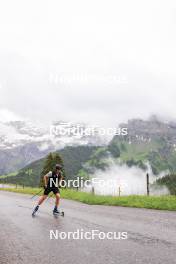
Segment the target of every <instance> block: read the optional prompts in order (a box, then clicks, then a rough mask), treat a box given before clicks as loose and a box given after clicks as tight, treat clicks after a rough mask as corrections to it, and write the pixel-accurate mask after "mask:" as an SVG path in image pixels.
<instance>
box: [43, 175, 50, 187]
mask: <svg viewBox="0 0 176 264" xmlns="http://www.w3.org/2000/svg"><path fill="white" fill-rule="evenodd" d="M50 174H51V172H48V173H47V174H46V175H44V176H43V181H44V187H45V188H46V187H47V184H48V179H49V177H50Z"/></svg>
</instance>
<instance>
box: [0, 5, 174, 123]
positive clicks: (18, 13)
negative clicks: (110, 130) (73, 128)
mask: <svg viewBox="0 0 176 264" xmlns="http://www.w3.org/2000/svg"><path fill="white" fill-rule="evenodd" d="M151 114H159V115H161V116H164V117H165V118H171V119H172V118H175V117H176V1H169V0H167V1H166V0H165V1H161V0H160V1H159V0H158V1H157V0H152V1H144V0H140V1H135V0H133V1H131V0H129V1H125V0H123V1H122V0H121V1H118V0H114V1H111V0H107V1H104V0H101V1H100V0H99V1H98V0H93V1H91V0H89V1H88V0H87V1H85V0H74V1H73V0H64V1H59V0H56V1H53V0H48V1H47V0H30V1H26V0H21V1H20V0H15V1H14V0H11V1H10V0H6V1H1V3H0V120H4V121H5V120H11V119H13V120H15V119H18V118H22V119H23V118H25V119H31V120H34V121H42V122H50V121H52V120H68V121H84V122H88V123H92V124H96V125H99V124H101V125H114V124H116V123H119V122H121V121H126V120H127V119H128V118H135V117H142V118H147V117H148V116H149V115H151Z"/></svg>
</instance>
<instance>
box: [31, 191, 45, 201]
mask: <svg viewBox="0 0 176 264" xmlns="http://www.w3.org/2000/svg"><path fill="white" fill-rule="evenodd" d="M42 191H43V189H41V190H40V192H38V193H36V194H34V195H33V196H32V197H31V199H33V198H34V197H35V196H37V195H38V194H39V193H41V192H42Z"/></svg>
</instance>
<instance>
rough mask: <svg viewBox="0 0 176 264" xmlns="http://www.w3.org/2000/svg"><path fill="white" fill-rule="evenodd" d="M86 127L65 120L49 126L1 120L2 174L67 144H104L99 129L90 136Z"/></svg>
mask: <svg viewBox="0 0 176 264" xmlns="http://www.w3.org/2000/svg"><path fill="white" fill-rule="evenodd" d="M81 129H82V130H81ZM85 129H86V125H85V124H76V123H66V122H63V121H58V122H53V123H52V124H51V125H48V126H41V125H38V124H32V123H31V122H28V121H21V120H20V121H19V120H18V121H11V122H0V175H2V174H6V173H10V172H13V171H16V170H19V169H21V168H22V167H24V166H26V165H27V164H30V163H31V162H33V161H35V160H38V159H40V158H42V157H44V156H45V155H46V154H47V153H49V152H52V151H56V150H57V149H62V148H64V147H65V146H79V145H89V146H93V145H101V144H104V141H103V139H102V138H101V137H100V136H99V134H98V133H97V131H95V133H94V134H93V135H86V134H85V133H84V131H85ZM79 130H80V131H82V133H79ZM63 132H64V133H63Z"/></svg>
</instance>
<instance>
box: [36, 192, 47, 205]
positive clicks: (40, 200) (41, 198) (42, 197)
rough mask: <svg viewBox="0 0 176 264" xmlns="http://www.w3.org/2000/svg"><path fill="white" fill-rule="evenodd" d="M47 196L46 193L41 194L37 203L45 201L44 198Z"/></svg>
mask: <svg viewBox="0 0 176 264" xmlns="http://www.w3.org/2000/svg"><path fill="white" fill-rule="evenodd" d="M47 196H48V195H46V194H44V195H42V196H41V197H40V199H39V201H38V205H41V204H42V203H43V202H44V201H45V199H46V198H47Z"/></svg>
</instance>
